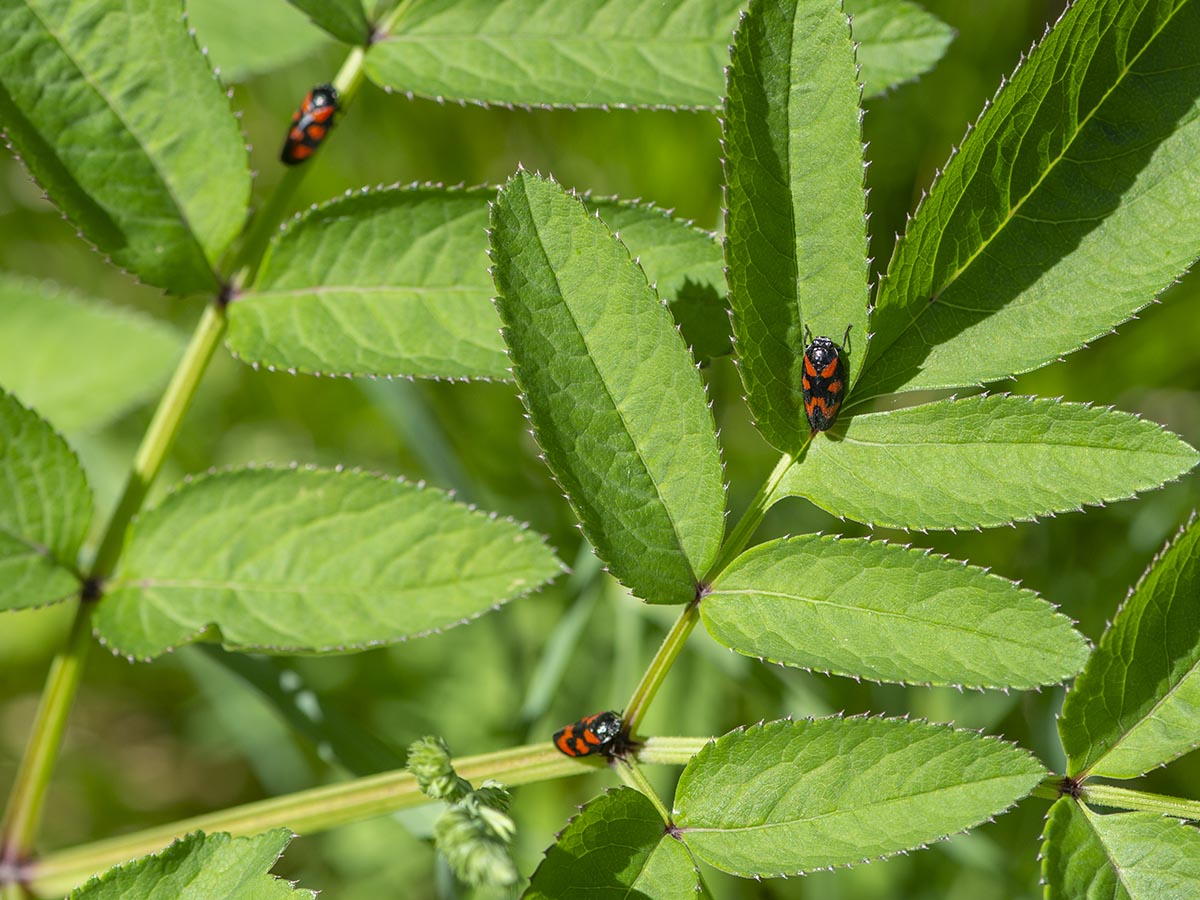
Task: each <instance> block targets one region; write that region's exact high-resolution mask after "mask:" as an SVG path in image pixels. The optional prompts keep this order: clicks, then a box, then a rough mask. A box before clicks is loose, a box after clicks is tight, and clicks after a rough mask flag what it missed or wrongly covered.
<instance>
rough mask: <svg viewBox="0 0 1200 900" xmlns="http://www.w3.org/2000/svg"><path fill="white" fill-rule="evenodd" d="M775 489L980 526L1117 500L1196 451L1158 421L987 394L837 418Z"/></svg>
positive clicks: (877, 517) (1184, 467)
mask: <svg viewBox="0 0 1200 900" xmlns="http://www.w3.org/2000/svg"><path fill="white" fill-rule="evenodd" d="M827 434H829V435H831V436H832V438H831V439H827V440H817V441H814V442H813V445H812V447H810V448H809V450H808V453H807V455H806V456H805V457H804V459H803V461H802V463H801V464H799V465H796V466H793V467H792V469H791V470H790V471H789V472H788V474H787V475H786V476H785V477H784V479H783V481H782V482H781V484H780V487H779V492H778V493H779V494H780V495H792V496H797V497H807V498H808V499H809V500H811V501H812V502H813V503H815V504H816V505H817V506H819V507H821V508H822V509H825V510H828V511H829V512H831V513H833V514H834V515H837V516H845V517H847V518H850V519H854V520H855V521H858V522H867V523H869V524H873V525H882V526H886V527H892V528H919V529H927V528H940V529H954V528H976V527H985V526H987V527H990V526H994V525H1006V524H1009V523H1012V522H1014V521H1027V520H1032V519H1034V518H1035V517H1037V516H1045V515H1050V514H1053V513H1058V512H1066V511H1069V510H1078V509H1080V508H1081V507H1082V506H1083V505H1084V504H1089V505H1098V504H1101V503H1105V502H1109V501H1112V500H1124V499H1128V498H1129V497H1132V496H1133V495H1134V494H1135V493H1137V492H1138V491H1143V490H1148V489H1150V488H1156V487H1159V486H1161V485H1162V484H1164V483H1166V482H1168V481H1173V480H1174V479H1176V478H1178V477H1179V476H1180V475H1182V474H1183V473H1185V472H1187V471H1188V470H1189V469H1191V468H1192V466H1194V465H1195V464H1196V462H1197V460H1198V459H1200V455H1198V454H1197V453H1196V451H1195V450H1194V449H1193V448H1192V447H1190V446H1188V445H1187V444H1186V443H1184V442H1183V441H1182V440H1180V439H1179V438H1178V437H1176V436H1175V435H1173V434H1171V432H1169V431H1167V430H1166V429H1164V428H1162V427H1160V426H1158V425H1155V424H1154V423H1152V422H1144V421H1142V420H1141V419H1139V418H1138V417H1137V416H1133V415H1130V414H1128V413H1123V412H1117V411H1115V410H1112V409H1100V408H1095V407H1092V406H1089V405H1085V404H1079V403H1061V402H1059V401H1057V400H1041V399H1035V398H1030V397H1010V396H1007V395H992V396H978V397H968V398H966V399H962V400H943V401H940V402H938V403H928V404H925V405H924V406H914V407H909V408H907V409H898V410H894V411H891V412H884V413H874V414H871V415H864V416H855V417H853V418H846V417H843V419H842V420H841V421H839V423H838V425H837V426H836V428H835V430H834V431H831V432H828V433H827Z"/></svg>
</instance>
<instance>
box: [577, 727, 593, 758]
mask: <svg viewBox="0 0 1200 900" xmlns="http://www.w3.org/2000/svg"><path fill="white" fill-rule="evenodd" d="M584 733H585V734H586V732H584ZM591 752H592V748H591V747H589V746H588V745H587V742H586V741H585V740H584V739H583V738H582V737H578V738H576V739H575V755H576V756H587V755H588V754H589V753H591Z"/></svg>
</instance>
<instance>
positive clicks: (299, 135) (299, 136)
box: [288, 128, 304, 142]
mask: <svg viewBox="0 0 1200 900" xmlns="http://www.w3.org/2000/svg"><path fill="white" fill-rule="evenodd" d="M288 140H289V141H296V142H300V141H302V140H304V132H303V131H302V130H301V129H299V128H292V129H291V130H290V131H289V132H288Z"/></svg>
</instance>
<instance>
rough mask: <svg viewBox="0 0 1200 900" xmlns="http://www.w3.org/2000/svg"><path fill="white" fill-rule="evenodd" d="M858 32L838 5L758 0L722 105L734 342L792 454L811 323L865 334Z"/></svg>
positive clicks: (765, 428) (766, 424) (763, 422)
mask: <svg viewBox="0 0 1200 900" xmlns="http://www.w3.org/2000/svg"><path fill="white" fill-rule="evenodd" d="M859 93H860V89H859V85H858V77H857V70H856V68H855V63H854V45H853V43H852V42H851V40H850V28H849V26H848V24H847V20H846V16H845V14H844V13H843V12H842V11H841V7H840V4H838V3H836V2H830V0H803V2H800V3H797V2H796V0H757V2H754V3H752V4H751V5H750V10H749V13H748V14H747V16H746V17H745V18H744V19H743V20H742V23H741V25H740V26H739V27H738V33H737V37H736V39H735V41H734V47H733V63H732V65H731V67H730V69H729V91H728V96H727V98H726V100H725V115H724V118H723V129H724V136H725V157H726V160H725V174H726V180H727V182H728V186H727V187H726V190H725V196H726V204H727V209H726V213H725V230H726V234H727V237H726V241H725V258H726V261H727V263H728V266H729V299H730V303H731V304H732V306H733V333H734V343H735V346H736V348H737V353H738V357H739V360H740V366H741V372H742V380H743V382H744V383H745V386H746V399H747V401H748V402H749V404H750V409H751V411H752V412H753V413H754V416H755V419H756V425H757V426H758V429H759V431H761V432H762V433H763V436H764V437H766V439H767V440H768V441H770V442H771V443H772V444H773V445H774V446H776V447H777V448H779V449H780V450H783V451H784V452H789V453H794V452H796V451H798V450H799V449H800V446H801V445H802V444H803V443H804V440H805V439H806V438H807V437H808V435H809V431H810V429H809V424H808V418H807V417H806V415H805V413H804V399H803V397H802V395H801V375H802V371H803V359H804V348H805V345H806V344H807V342H808V341H807V337H806V335H805V329H806V328H808V329H811V331H812V334H813V335H814V336H822V335H824V336H828V337H831V338H832V339H833V340H834V341H836V342H839V343H840V342H841V341H842V338H843V334H844V333H845V331H846V328H847V326H853V329H854V330H853V331H852V333H851V338H852V339H851V341H850V344H849V348H848V352H847V355H846V358H847V367H848V368H847V377H848V378H849V379H850V381H853V379H854V375H855V374H856V373H857V372H858V370H859V369H860V368H861V366H862V357H863V354H862V353H861V352H856V351H857V350H858V348H859V347H861V346H865V344H866V336H867V268H868V262H867V231H866V216H865V214H864V203H865V197H864V194H863V143H862V127H861V124H860V120H861V117H862V114H861V111H860V109H859Z"/></svg>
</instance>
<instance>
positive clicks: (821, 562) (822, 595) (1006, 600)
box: [700, 535, 1088, 688]
mask: <svg viewBox="0 0 1200 900" xmlns="http://www.w3.org/2000/svg"><path fill="white" fill-rule="evenodd" d="M700 615H701V617H702V618H703V619H704V624H705V627H707V628H708V631H709V633H710V634H711V635H712V636H713V637H714V638H716V639H717V640H718V641H720V642H721V643H722V644H724V645H725V646H727V647H732V648H733V649H734V650H737V651H738V652H739V653H744V654H746V655H747V656H757V657H762V658H764V659H766V660H769V661H771V662H781V663H784V664H786V665H793V666H802V667H804V668H809V669H818V670H821V671H825V672H833V673H836V674H838V675H850V676H853V677H856V678H869V679H872V680H875V681H898V682H904V683H919V684H953V685H962V686H965V687H1014V688H1031V687H1036V686H1038V685H1041V684H1057V683H1058V682H1060V681H1062V680H1063V679H1064V678H1067V677H1069V676H1071V675H1074V674H1075V673H1076V672H1077V671H1079V669H1080V668H1081V667H1082V666H1083V664H1084V661H1085V660H1086V659H1087V654H1088V648H1087V644H1086V642H1085V641H1084V639H1083V637H1082V635H1080V634H1079V633H1078V632H1076V631H1075V630H1074V629H1073V628H1072V627H1071V621H1070V620H1069V619H1068V618H1066V616H1062V615H1059V614H1058V613H1056V612H1054V608H1053V607H1052V606H1051V605H1050V604H1049V603H1047V602H1046V601H1044V600H1042V599H1040V598H1039V597H1038V596H1037V594H1035V593H1034V592H1033V591H1027V590H1022V589H1021V588H1019V587H1017V585H1015V584H1013V583H1012V582H1011V581H1007V580H1005V579H1003V578H999V577H997V576H995V575H989V574H988V573H987V572H986V571H984V570H983V569H978V568H974V567H968V566H966V565H965V564H963V563H960V562H957V561H956V560H952V559H946V558H944V557H940V556H931V555H930V554H929V552H928V551H926V550H918V549H915V548H909V547H898V546H895V545H891V544H886V543H884V542H882V541H866V540H841V539H838V538H837V537H836V536H824V537H822V536H817V535H805V536H803V537H797V538H784V539H781V540H776V541H771V542H769V543H766V544H762V545H760V546H758V547H755V548H753V549H751V550H749V551H747V552H746V553H743V554H742V555H741V556H740V557H738V558H737V559H736V560H734V561H733V562H732V563H731V564H730V565H729V567H728V568H727V569H726V570H725V571H724V572H722V573H721V574H720V575H719V576H718V577H717V579H716V582H715V583H714V585H713V589H712V591H711V593H709V594H708V595H707V596H705V597H704V600H703V601H702V602H701V604H700Z"/></svg>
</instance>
